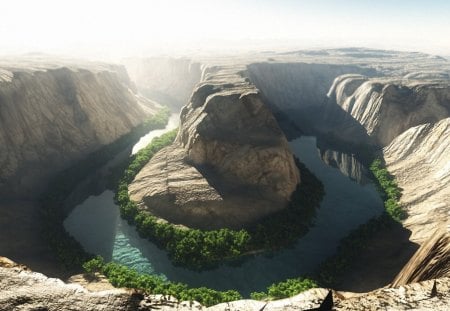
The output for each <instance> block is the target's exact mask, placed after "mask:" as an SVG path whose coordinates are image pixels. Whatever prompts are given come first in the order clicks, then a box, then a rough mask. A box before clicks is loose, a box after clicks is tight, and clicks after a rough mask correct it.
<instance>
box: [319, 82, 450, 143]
mask: <svg viewBox="0 0 450 311" xmlns="http://www.w3.org/2000/svg"><path fill="white" fill-rule="evenodd" d="M328 97H329V98H330V100H331V102H330V104H329V105H333V104H337V105H339V106H340V107H341V108H342V110H344V111H345V112H347V114H348V115H347V116H346V118H345V119H342V120H340V122H341V125H338V129H337V131H341V129H342V128H345V127H347V126H348V123H351V122H354V121H355V120H356V121H357V122H358V123H359V124H361V125H362V126H363V127H364V128H365V130H366V132H367V134H368V136H369V137H370V139H371V140H372V142H373V143H375V144H377V145H379V146H386V145H388V144H389V143H390V142H391V141H392V140H393V139H394V138H395V137H397V136H398V135H399V134H401V133H402V132H404V131H405V130H407V129H409V128H410V127H413V126H416V125H420V124H424V123H429V122H437V121H439V120H441V119H443V118H446V117H448V116H450V84H449V83H447V82H436V81H434V82H431V81H421V80H405V81H402V80H396V79H393V78H372V79H369V78H367V77H364V76H361V75H354V74H352V75H342V76H339V77H337V78H336V79H335V81H334V83H333V86H332V87H331V89H330V91H329V92H328ZM347 135H350V134H347Z"/></svg>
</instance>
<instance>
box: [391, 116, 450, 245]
mask: <svg viewBox="0 0 450 311" xmlns="http://www.w3.org/2000/svg"><path fill="white" fill-rule="evenodd" d="M449 150H450V118H446V119H443V120H441V121H440V122H437V123H436V124H424V125H420V126H416V127H413V128H411V129H409V130H407V131H406V132H404V133H403V134H401V135H400V136H398V137H397V138H395V139H394V140H393V141H392V142H391V143H390V144H389V146H387V147H385V148H384V149H383V154H384V158H385V160H386V164H387V168H388V170H389V172H391V173H392V174H393V175H394V176H395V178H396V180H397V182H398V185H399V186H400V188H402V189H403V195H402V198H401V201H400V203H401V204H402V205H403V206H404V207H405V208H406V210H407V212H408V218H407V219H406V220H405V222H404V226H405V227H406V228H408V229H409V230H411V231H412V236H411V240H412V241H415V242H419V243H422V242H424V241H425V240H426V239H428V238H429V237H430V235H431V234H432V233H433V232H434V230H435V229H436V228H437V227H445V226H446V221H447V219H448V211H449V210H450V202H449V198H450V187H449V186H448V185H449V184H450V157H449Z"/></svg>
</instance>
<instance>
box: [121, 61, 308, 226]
mask: <svg viewBox="0 0 450 311" xmlns="http://www.w3.org/2000/svg"><path fill="white" fill-rule="evenodd" d="M237 72H239V68H234V67H233V68H227V67H218V68H215V69H214V70H210V71H209V73H207V74H205V77H204V82H202V83H200V84H199V85H198V86H197V87H196V88H195V90H194V92H193V95H192V97H191V99H190V102H189V104H188V105H186V106H185V107H184V108H183V110H182V112H181V116H180V118H181V125H180V130H179V133H178V136H177V138H176V141H175V143H174V145H173V146H171V147H168V148H165V149H163V150H162V151H161V152H159V153H158V154H157V155H155V157H154V158H153V159H152V160H150V162H149V163H148V164H147V165H146V166H145V167H144V168H143V170H142V171H141V172H140V173H139V174H138V175H137V176H136V178H135V180H134V182H133V183H132V184H131V185H130V187H129V189H130V194H131V198H132V199H133V200H134V201H136V202H141V203H142V206H143V208H146V209H148V210H149V211H151V212H152V213H153V214H154V215H156V216H158V217H161V218H164V219H167V220H169V221H171V222H174V223H180V224H184V225H187V226H191V227H200V228H219V227H232V228H239V227H242V226H244V225H246V224H249V223H252V222H254V221H257V220H258V219H260V218H261V217H263V216H265V215H268V214H270V213H272V212H274V211H277V210H280V209H282V208H284V207H285V206H286V205H287V203H288V201H289V199H290V196H291V194H292V192H293V191H294V190H295V189H296V186H297V184H298V183H299V181H300V177H299V172H298V169H297V167H296V165H295V163H294V159H293V154H292V152H291V150H290V148H289V145H288V143H287V140H286V138H285V136H284V134H283V132H282V131H281V130H280V128H279V127H278V125H277V122H276V121H275V118H274V117H273V115H272V113H271V112H270V111H269V109H268V108H267V107H266V105H265V104H264V103H263V102H262V100H261V98H260V96H259V93H258V90H257V89H256V88H255V87H254V86H253V85H251V84H249V83H248V82H246V81H245V80H244V79H243V78H242V77H241V76H240V75H239V74H237Z"/></svg>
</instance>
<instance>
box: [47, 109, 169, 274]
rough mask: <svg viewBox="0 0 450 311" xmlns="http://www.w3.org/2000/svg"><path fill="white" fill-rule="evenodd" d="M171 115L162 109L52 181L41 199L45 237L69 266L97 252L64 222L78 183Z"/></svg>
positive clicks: (59, 258)
mask: <svg viewBox="0 0 450 311" xmlns="http://www.w3.org/2000/svg"><path fill="white" fill-rule="evenodd" d="M169 115H170V111H169V109H167V108H164V109H161V110H160V111H159V112H158V113H157V114H156V115H154V116H152V117H150V118H149V119H148V120H147V121H145V122H144V123H142V124H141V125H139V126H137V127H135V128H134V129H133V130H131V131H130V132H129V133H128V134H126V135H124V136H122V137H120V138H119V139H117V140H115V141H114V142H112V143H111V144H108V145H106V146H103V147H101V148H100V149H99V150H97V151H95V152H93V153H91V154H89V155H88V156H86V157H85V158H84V159H83V160H81V161H78V162H77V163H76V164H74V165H73V166H71V167H69V168H67V169H66V170H64V171H62V172H60V173H59V174H58V175H57V176H55V178H53V180H52V182H50V183H49V186H48V190H47V191H46V192H45V193H44V194H43V195H42V197H41V200H40V205H41V211H42V218H43V224H44V236H45V238H46V239H47V240H48V242H49V245H50V247H51V249H52V250H53V251H54V252H55V254H56V256H57V258H58V260H59V261H60V262H61V263H62V264H63V265H64V266H65V268H66V269H76V268H80V267H81V265H82V264H83V262H85V261H86V260H88V259H89V258H92V257H93V255H91V254H88V253H86V252H85V251H84V249H83V248H82V246H81V245H80V243H79V242H78V241H76V240H75V239H74V238H73V237H72V236H71V235H70V234H69V233H68V232H67V231H66V230H65V229H64V226H63V221H64V219H65V218H66V217H67V215H68V214H69V212H70V210H68V209H67V208H66V207H65V206H64V201H65V200H66V198H67V197H68V196H69V195H70V193H71V192H72V191H73V189H74V188H75V187H76V185H77V184H78V183H80V182H81V181H82V180H83V179H85V178H86V177H87V176H89V175H90V174H92V172H94V171H95V170H96V169H98V168H99V167H101V166H102V165H104V164H106V163H107V162H108V161H110V160H111V159H113V158H114V157H115V155H116V154H117V153H118V152H120V151H122V150H124V149H125V148H127V147H129V146H130V145H133V144H134V143H136V142H137V140H138V139H139V138H140V137H141V136H142V135H144V134H145V133H147V132H149V131H151V130H156V129H161V128H164V126H165V125H166V124H167V121H168V119H169Z"/></svg>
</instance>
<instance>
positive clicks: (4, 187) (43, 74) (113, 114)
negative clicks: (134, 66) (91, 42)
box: [0, 67, 155, 198]
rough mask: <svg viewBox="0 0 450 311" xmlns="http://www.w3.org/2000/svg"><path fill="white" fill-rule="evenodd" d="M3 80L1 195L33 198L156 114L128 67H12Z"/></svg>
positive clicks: (0, 88) (0, 90) (0, 89)
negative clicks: (133, 86) (134, 86)
mask: <svg viewBox="0 0 450 311" xmlns="http://www.w3.org/2000/svg"><path fill="white" fill-rule="evenodd" d="M2 72H3V74H2V77H3V79H2V80H1V81H0V145H1V146H2V152H1V153H0V195H1V196H2V197H3V198H5V197H14V196H18V197H22V198H24V197H33V196H34V195H36V194H38V193H39V192H40V191H41V190H42V189H43V187H45V182H46V181H47V180H48V178H49V177H50V176H51V175H52V174H53V173H54V172H56V171H58V170H61V169H63V168H64V167H66V166H68V165H70V164H71V163H73V162H74V161H76V160H78V159H80V158H82V157H83V156H85V155H87V154H89V153H90V152H92V151H94V150H96V149H98V148H99V147H100V146H102V145H105V144H108V143H111V142H112V141H114V140H115V139H117V138H119V137H120V136H121V135H124V134H126V133H127V132H129V131H130V130H131V128H133V127H134V126H136V125H138V124H139V123H140V122H142V121H143V120H144V119H145V118H146V116H148V115H149V114H150V113H152V112H154V109H155V108H154V107H151V106H149V105H147V106H145V105H141V104H140V103H138V100H137V99H136V96H135V95H134V94H133V92H132V91H131V90H130V88H129V87H130V85H129V80H128V79H127V76H126V72H124V70H123V67H112V68H106V69H101V70H98V68H96V69H95V70H86V69H80V68H73V67H72V69H69V68H67V67H59V68H56V69H45V68H39V69H30V68H27V69H22V68H14V67H12V68H10V67H7V68H5V69H3V70H2Z"/></svg>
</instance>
